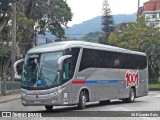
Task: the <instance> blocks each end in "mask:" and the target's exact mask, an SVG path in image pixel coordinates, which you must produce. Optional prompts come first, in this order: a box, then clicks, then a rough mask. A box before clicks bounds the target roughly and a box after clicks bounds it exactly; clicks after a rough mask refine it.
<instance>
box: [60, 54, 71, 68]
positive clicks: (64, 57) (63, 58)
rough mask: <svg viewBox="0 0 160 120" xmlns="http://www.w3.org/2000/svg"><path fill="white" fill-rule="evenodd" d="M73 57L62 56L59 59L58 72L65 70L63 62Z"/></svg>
mask: <svg viewBox="0 0 160 120" xmlns="http://www.w3.org/2000/svg"><path fill="white" fill-rule="evenodd" d="M70 57H72V55H65V56H62V57H60V58H59V59H58V70H62V69H63V64H62V63H63V61H64V60H65V59H67V58H70Z"/></svg>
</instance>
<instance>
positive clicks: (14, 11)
mask: <svg viewBox="0 0 160 120" xmlns="http://www.w3.org/2000/svg"><path fill="white" fill-rule="evenodd" d="M16 51H17V49H16V1H15V2H14V3H13V18H12V48H11V79H12V80H14V69H13V64H14V62H15V61H16Z"/></svg>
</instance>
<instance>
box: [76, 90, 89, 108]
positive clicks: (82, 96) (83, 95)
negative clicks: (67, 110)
mask: <svg viewBox="0 0 160 120" xmlns="http://www.w3.org/2000/svg"><path fill="white" fill-rule="evenodd" d="M86 101H87V97H86V93H85V91H81V93H80V96H79V103H78V108H79V109H81V110H82V109H84V108H85V106H86Z"/></svg>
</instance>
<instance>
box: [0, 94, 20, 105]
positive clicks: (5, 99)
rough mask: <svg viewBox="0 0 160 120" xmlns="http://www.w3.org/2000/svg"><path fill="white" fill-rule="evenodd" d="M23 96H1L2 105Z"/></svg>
mask: <svg viewBox="0 0 160 120" xmlns="http://www.w3.org/2000/svg"><path fill="white" fill-rule="evenodd" d="M20 97H21V94H20V93H18V94H11V95H6V96H0V103H4V102H8V101H12V100H16V99H20Z"/></svg>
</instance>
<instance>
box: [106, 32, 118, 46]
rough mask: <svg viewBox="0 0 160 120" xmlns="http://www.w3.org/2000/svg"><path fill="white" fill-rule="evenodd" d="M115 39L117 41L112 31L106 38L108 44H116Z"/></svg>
mask: <svg viewBox="0 0 160 120" xmlns="http://www.w3.org/2000/svg"><path fill="white" fill-rule="evenodd" d="M117 41H118V38H117V37H116V35H115V34H114V33H113V32H111V34H110V35H109V38H108V43H109V44H110V45H115V44H117Z"/></svg>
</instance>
